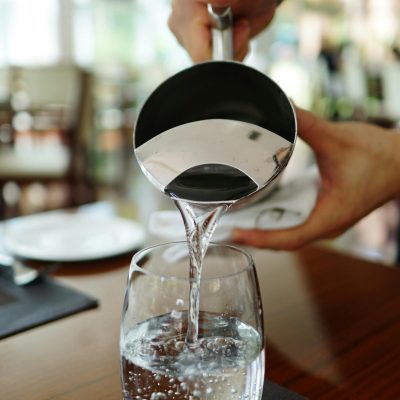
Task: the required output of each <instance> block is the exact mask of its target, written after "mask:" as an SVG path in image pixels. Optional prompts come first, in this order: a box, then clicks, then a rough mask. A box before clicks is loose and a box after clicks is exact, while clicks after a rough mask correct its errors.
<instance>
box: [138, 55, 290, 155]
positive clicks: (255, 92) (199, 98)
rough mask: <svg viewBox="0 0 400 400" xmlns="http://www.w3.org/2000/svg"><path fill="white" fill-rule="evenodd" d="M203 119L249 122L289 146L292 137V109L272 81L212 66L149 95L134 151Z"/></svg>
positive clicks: (230, 65) (233, 66) (228, 65)
mask: <svg viewBox="0 0 400 400" xmlns="http://www.w3.org/2000/svg"><path fill="white" fill-rule="evenodd" d="M207 119H230V120H237V121H243V122H248V123H252V124H254V125H258V126H260V127H263V128H266V129H268V130H270V131H272V132H274V133H276V134H277V135H279V136H281V137H283V138H285V139H286V140H288V141H290V142H291V143H294V142H295V138H296V120H295V115H294V112H293V108H292V106H291V104H290V102H289V100H288V98H287V96H286V95H285V93H284V92H283V91H282V90H281V89H280V87H279V86H278V85H277V84H276V83H275V82H274V81H272V80H271V79H270V78H268V77H267V76H266V75H264V74H262V73H261V72H259V71H257V70H255V69H253V68H250V67H248V66H245V65H243V64H240V63H236V62H229V61H211V62H206V63H202V64H197V65H195V66H193V67H190V68H188V69H185V70H183V71H181V72H179V73H177V74H176V75H174V76H172V77H171V78H169V79H167V80H166V81H165V82H163V83H162V84H161V85H160V86H158V88H157V89H156V90H155V91H154V92H153V93H152V94H151V95H150V97H149V98H148V99H147V101H146V102H145V104H144V105H143V107H142V109H141V111H140V114H139V118H138V121H137V124H136V128H135V147H138V146H140V145H142V144H143V143H146V142H147V141H148V140H150V139H152V138H153V137H154V136H157V135H158V134H160V133H162V132H165V131H167V130H168V129H171V128H174V127H175V126H179V125H183V124H186V123H189V122H194V121H200V120H207Z"/></svg>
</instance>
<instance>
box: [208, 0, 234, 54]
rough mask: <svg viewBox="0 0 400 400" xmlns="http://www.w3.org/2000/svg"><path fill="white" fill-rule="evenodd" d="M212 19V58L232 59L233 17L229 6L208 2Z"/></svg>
mask: <svg viewBox="0 0 400 400" xmlns="http://www.w3.org/2000/svg"><path fill="white" fill-rule="evenodd" d="M208 14H209V15H210V17H211V21H212V59H213V60H215V61H217V60H223V61H224V60H225V61H228V60H233V59H234V54H233V30H232V24H233V17H232V11H231V9H230V7H226V8H217V7H213V6H212V5H211V4H208Z"/></svg>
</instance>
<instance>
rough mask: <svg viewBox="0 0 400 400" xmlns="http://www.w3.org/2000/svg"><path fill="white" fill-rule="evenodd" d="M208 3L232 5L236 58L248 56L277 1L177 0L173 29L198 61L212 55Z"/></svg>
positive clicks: (172, 14) (171, 17)
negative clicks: (252, 41)
mask: <svg viewBox="0 0 400 400" xmlns="http://www.w3.org/2000/svg"><path fill="white" fill-rule="evenodd" d="M207 3H211V4H212V5H213V6H215V7H228V6H229V7H231V8H232V13H233V17H234V25H233V43H234V52H235V59H236V60H243V58H244V57H245V56H246V54H247V52H248V49H249V41H250V39H251V38H252V37H254V36H255V35H257V33H259V32H261V31H262V30H263V29H264V28H265V27H266V26H267V25H268V23H269V22H270V21H271V19H272V17H273V16H274V12H275V8H276V4H277V2H276V0H173V1H172V12H171V15H170V17H169V20H168V25H169V28H170V29H171V31H172V33H173V34H174V35H175V36H176V38H177V39H178V42H179V43H180V44H181V45H182V46H183V47H184V48H185V49H186V50H187V51H188V53H189V55H190V57H191V58H192V59H193V61H194V62H201V61H206V60H209V59H210V58H211V31H210V29H211V20H210V17H209V15H208V11H207Z"/></svg>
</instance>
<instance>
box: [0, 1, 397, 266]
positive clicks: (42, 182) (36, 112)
mask: <svg viewBox="0 0 400 400" xmlns="http://www.w3.org/2000/svg"><path fill="white" fill-rule="evenodd" d="M1 7H2V10H3V11H2V13H1V16H0V18H1V23H0V27H1V28H0V66H1V67H0V182H1V191H0V219H1V220H6V219H10V218H13V217H16V216H21V215H29V214H33V213H38V212H44V211H48V210H54V209H59V208H65V207H71V206H78V205H81V204H85V203H88V202H93V201H102V200H110V199H112V200H116V199H118V200H119V201H120V204H125V209H126V212H128V213H129V208H130V207H132V211H131V213H133V214H132V215H134V216H135V218H139V219H140V220H141V222H143V223H145V221H146V220H147V218H148V215H149V213H150V210H151V209H155V208H160V207H168V202H163V200H162V199H160V198H159V196H158V195H157V194H155V193H154V192H153V191H152V188H148V187H147V186H148V183H147V182H146V181H145V180H143V179H142V178H141V177H140V172H139V171H138V166H137V164H136V162H135V159H134V155H133V150H132V149H133V145H132V133H133V129H134V126H135V121H136V117H137V114H138V111H139V110H140V107H141V105H142V104H143V102H144V100H145V99H146V97H147V96H148V95H149V94H150V93H151V91H152V90H154V88H155V87H156V86H157V85H158V84H160V83H161V82H162V81H163V80H165V79H166V78H167V77H169V76H171V75H173V74H174V73H176V72H178V71H179V70H181V69H183V68H185V67H187V66H189V65H190V64H191V61H190V59H189V58H188V56H187V54H186V53H185V51H184V50H183V49H182V48H180V46H179V45H178V43H177V41H176V40H175V38H174V37H173V35H172V34H171V33H170V32H169V30H168V27H167V24H166V20H167V18H168V15H169V12H170V6H169V2H168V1H163V0H157V1H148V0H118V1H116V2H113V1H108V0H99V1H90V0H57V1H53V0H40V1H35V2H29V1H24V0H16V1H8V0H2V1H1ZM399 21H400V5H399V4H398V2H396V1H395V0H380V1H375V0H325V1H320V0H302V1H286V2H284V4H282V5H281V7H279V12H278V13H277V16H276V18H275V19H274V22H273V24H272V25H271V26H270V27H269V29H267V30H265V31H264V32H263V33H262V34H260V35H259V36H258V37H257V38H256V40H254V41H253V42H252V46H251V51H250V53H249V55H248V56H247V57H246V59H245V63H246V64H248V65H251V66H253V67H255V68H257V69H259V70H260V71H262V72H264V73H266V74H267V75H268V76H270V77H272V79H274V80H275V81H276V82H277V83H278V84H279V85H280V86H281V87H282V88H283V90H284V91H285V92H286V94H287V95H288V96H289V97H290V98H292V99H293V100H294V101H295V102H296V104H297V105H299V106H301V107H304V108H306V109H309V110H312V111H314V112H315V113H316V114H318V115H320V116H323V117H325V118H327V119H332V120H339V121H346V120H366V121H371V122H374V123H377V124H380V125H382V126H395V125H396V124H397V121H398V120H399V118H400V98H399V93H400V90H399V85H400V79H399V78H398V77H399V74H400V50H399V49H400V27H399ZM312 162H313V157H312V153H311V151H310V150H309V149H308V148H307V146H306V145H305V144H304V143H303V142H301V140H299V141H298V144H297V146H296V151H295V155H294V157H293V160H292V161H291V163H290V165H289V167H288V171H287V172H286V175H290V174H291V171H296V170H299V168H303V167H304V166H306V165H308V164H311V163H312ZM138 181H140V184H139V183H138ZM138 188H139V189H138ZM143 196H146V197H148V198H149V200H148V201H149V202H150V203H152V204H151V206H149V205H148V204H147V202H146V205H145V206H142V207H144V208H145V209H144V210H142V209H141V206H140V204H142V203H143V201H142V202H141V201H140V197H143ZM153 197H154V198H155V199H157V200H150V199H152V198H153ZM164 203H165V204H164ZM152 207H153V208H152ZM134 209H135V210H134ZM398 221H399V216H398V205H397V204H396V202H392V203H389V204H387V205H385V206H384V207H382V208H380V209H378V210H376V211H374V212H373V213H372V214H371V215H369V216H368V217H366V218H365V219H364V220H362V221H361V222H360V223H359V224H357V225H356V226H355V227H354V228H352V229H350V230H349V231H348V232H346V233H345V234H344V235H342V236H341V237H340V238H338V239H336V240H335V241H330V242H329V243H327V244H328V245H331V246H335V247H336V248H338V249H340V250H344V251H348V252H352V253H354V254H358V255H361V256H365V257H369V258H372V259H377V260H381V261H382V262H384V263H387V264H389V265H392V264H394V263H395V260H396V252H397V250H396V248H397V245H396V236H397V228H398Z"/></svg>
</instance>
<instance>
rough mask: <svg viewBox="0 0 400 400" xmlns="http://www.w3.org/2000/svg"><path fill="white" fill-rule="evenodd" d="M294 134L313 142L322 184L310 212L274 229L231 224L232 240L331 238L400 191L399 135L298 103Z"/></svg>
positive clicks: (273, 244)
mask: <svg viewBox="0 0 400 400" xmlns="http://www.w3.org/2000/svg"><path fill="white" fill-rule="evenodd" d="M296 113H297V121H298V131H299V135H300V136H301V137H302V138H303V139H304V140H305V141H306V142H307V143H308V144H309V145H310V146H311V147H312V148H313V150H314V152H315V156H316V159H317V163H318V167H319V171H320V175H321V189H320V193H319V196H318V199H317V203H316V205H315V207H314V210H313V211H312V213H311V215H310V216H309V218H308V219H307V220H306V221H305V222H304V223H303V224H301V225H299V226H295V227H293V228H288V229H279V230H259V229H252V230H244V229H236V230H235V231H234V233H233V240H234V241H235V242H237V243H241V244H247V245H251V246H254V247H260V248H272V249H280V250H295V249H297V248H300V247H302V246H304V245H306V244H309V243H311V242H313V241H315V240H317V239H323V238H332V237H336V236H338V235H339V234H341V233H343V232H344V231H345V230H346V229H348V228H349V227H350V226H352V225H353V224H355V223H356V222H357V221H359V220H360V219H361V218H363V217H364V216H366V215H367V214H369V213H370V212H371V211H372V210H374V209H375V208H377V207H379V206H381V205H383V204H384V203H386V202H387V201H389V200H391V199H394V198H396V197H398V196H400V178H399V176H400V175H399V171H400V157H399V156H398V154H399V151H400V135H399V134H398V133H395V132H394V131H391V130H386V129H383V128H379V127H376V126H374V125H369V124H365V123H357V122H350V123H333V122H327V121H324V120H322V119H320V118H318V117H316V116H315V115H313V114H312V113H310V112H307V111H304V110H301V109H297V110H296Z"/></svg>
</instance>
